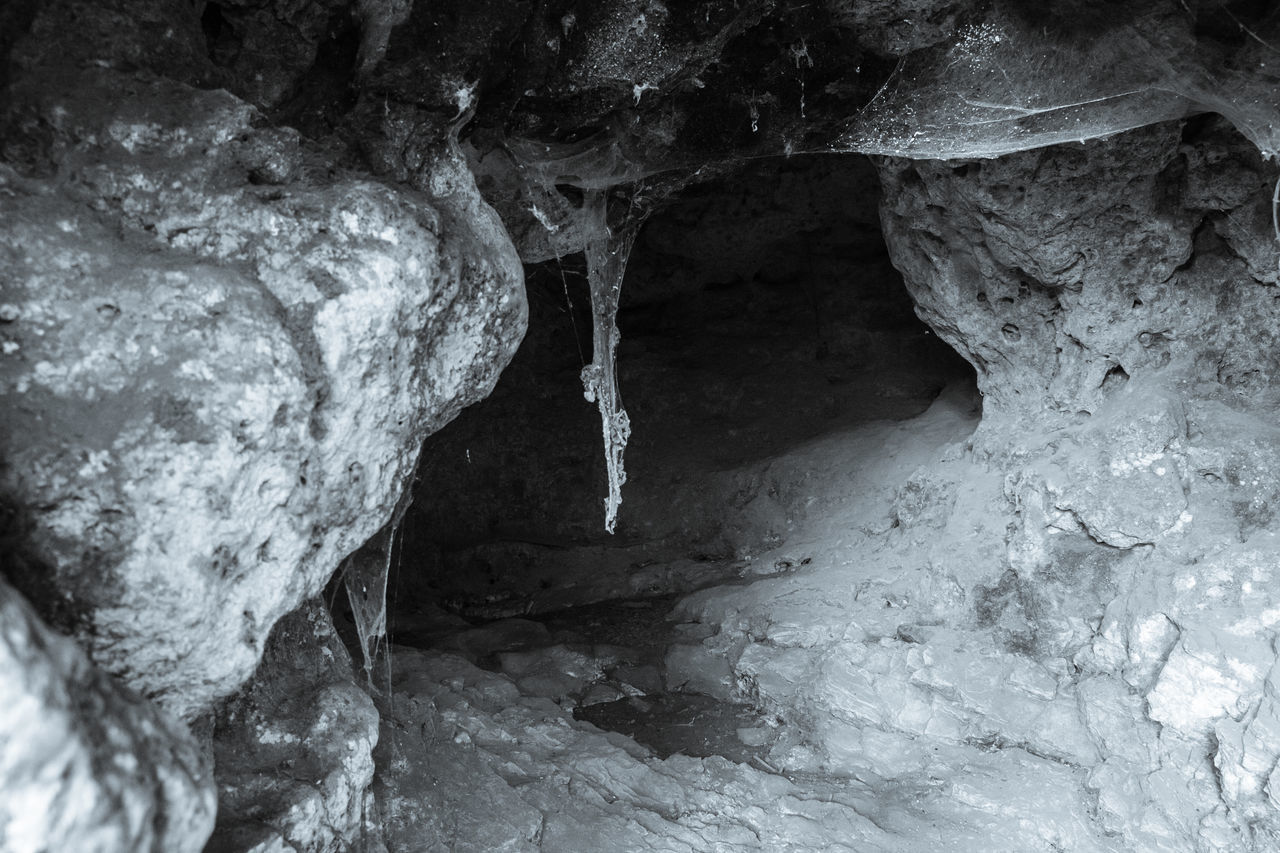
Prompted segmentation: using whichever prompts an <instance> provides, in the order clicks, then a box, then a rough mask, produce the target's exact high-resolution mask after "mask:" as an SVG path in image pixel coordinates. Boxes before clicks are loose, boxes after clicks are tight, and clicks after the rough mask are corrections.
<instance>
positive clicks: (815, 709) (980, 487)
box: [375, 388, 1120, 851]
mask: <svg viewBox="0 0 1280 853" xmlns="http://www.w3.org/2000/svg"><path fill="white" fill-rule="evenodd" d="M975 424H976V406H975V400H974V397H973V395H972V392H971V390H966V389H963V388H952V389H949V390H948V391H946V392H944V393H943V394H942V395H940V396H939V398H938V399H937V400H936V401H935V403H934V404H933V406H932V407H930V409H929V410H928V411H926V412H925V413H924V414H922V415H920V416H918V417H916V418H912V419H910V420H905V421H885V422H875V423H871V424H864V425H860V426H858V427H856V428H854V429H851V430H849V431H846V432H844V433H841V434H838V435H833V436H826V437H823V438H820V439H818V440H815V441H814V442H811V443H810V444H807V445H803V446H800V447H798V448H796V449H794V450H792V451H789V452H788V454H787V455H786V457H785V458H783V459H781V460H777V461H775V462H774V463H773V464H774V467H775V471H796V472H798V471H803V472H805V473H804V480H803V481H804V484H805V489H804V498H803V503H804V507H805V511H804V512H803V513H798V514H797V515H796V518H797V520H798V521H797V523H796V524H795V525H793V527H792V528H791V535H790V536H789V537H787V538H786V539H785V540H784V541H781V542H779V543H778V544H777V547H776V548H774V549H773V550H771V551H768V552H765V553H760V554H757V555H754V556H753V557H752V558H750V559H747V560H737V561H732V562H725V563H723V564H720V565H719V566H718V568H717V572H711V573H710V574H708V575H706V576H705V577H703V578H702V580H703V582H702V584H701V588H698V589H696V590H694V591H692V592H688V591H681V592H678V593H673V592H669V591H668V592H666V593H665V594H652V592H651V594H648V595H646V596H642V597H636V596H635V594H634V592H632V593H631V594H630V595H628V596H626V597H623V598H617V599H613V600H608V601H604V602H597V603H593V604H589V605H585V606H578V607H572V608H565V609H561V610H558V611H554V612H545V613H538V614H525V615H523V616H515V617H508V618H500V619H494V620H489V621H480V620H473V621H468V620H464V619H462V618H460V617H458V616H457V615H455V614H450V613H448V612H446V611H443V610H439V611H434V612H420V613H417V614H412V615H410V616H408V617H406V616H405V615H404V614H400V615H399V617H398V619H397V622H396V628H395V630H393V645H392V646H391V648H390V654H389V655H388V656H387V659H386V660H385V662H384V664H385V665H384V666H380V667H379V668H378V673H377V675H376V676H375V682H376V684H375V693H376V694H378V697H379V703H380V706H381V710H382V712H383V724H382V733H381V740H380V743H379V746H378V748H377V752H376V753H375V758H376V759H377V762H378V767H379V769H378V775H377V781H376V786H377V797H378V800H379V803H380V812H381V817H382V821H383V829H384V832H385V835H386V838H387V843H388V847H389V848H390V849H393V850H400V849H404V850H408V849H412V850H441V851H444V850H451V851H461V850H476V851H479V850H531V851H532V850H544V851H570V850H572V851H594V850H600V851H613V850H689V851H695V850H696V851H700V850H769V851H809V850H813V851H817V850H851V851H852V850H856V851H878V850H883V851H917V850H918V851H926V850H928V851H934V850H938V849H948V850H952V849H955V850H969V849H972V850H1000V851H1004V850H1007V851H1015V850H1016V851H1026V850H1113V849H1120V848H1117V847H1115V846H1114V843H1113V841H1112V840H1111V839H1108V838H1107V837H1105V836H1104V835H1103V834H1102V832H1101V830H1100V829H1099V828H1098V827H1097V825H1096V822H1095V821H1094V820H1093V819H1092V818H1091V814H1092V812H1091V804H1090V803H1089V802H1087V800H1086V797H1085V796H1084V795H1083V793H1082V792H1083V791H1084V787H1085V786H1084V781H1085V776H1086V775H1087V770H1086V769H1085V766H1084V762H1082V761H1078V760H1077V759H1076V758H1075V757H1074V756H1072V755H1063V754H1054V753H1052V752H1047V751H1045V750H1043V749H1039V748H1037V746H1036V743H1037V741H1036V738H1035V737H1034V736H1033V734H1030V733H1028V735H1027V736H1026V737H1025V738H1017V737H1004V736H999V737H996V736H988V735H987V734H986V733H988V732H991V731H1010V730H1013V731H1015V732H1016V731H1017V726H1018V725H1019V723H1018V721H1017V720H1014V721H1013V722H1010V721H1009V718H1010V717H1015V718H1016V717H1018V716H1019V715H1020V714H1023V713H1024V712H1025V713H1026V715H1027V719H1026V720H1024V721H1022V722H1021V724H1022V725H1024V726H1033V727H1034V726H1041V727H1043V726H1046V725H1049V726H1052V725H1053V722H1052V720H1051V718H1052V714H1045V713H1041V711H1042V710H1043V709H1042V708H1040V707H1039V706H1035V705H1034V703H1035V702H1042V704H1043V703H1047V702H1048V699H1046V696H1052V692H1053V691H1052V688H1051V687H1050V688H1048V693H1047V694H1046V693H1045V690H1044V689H1042V687H1043V685H1041V682H1042V681H1045V679H1049V683H1050V684H1051V683H1052V682H1051V677H1050V676H1049V674H1048V673H1046V672H1044V671H1043V670H1042V668H1041V667H1039V665H1038V664H1036V663H1034V662H1033V661H1031V660H1030V659H1029V658H1027V657H1025V656H1018V655H1015V654H1012V653H1010V652H1009V651H1008V650H1007V649H1005V648H1002V647H998V646H997V645H994V644H993V642H992V640H991V632H990V631H985V632H983V631H978V630H974V627H975V626H973V625H971V624H970V625H965V624H961V623H960V622H959V621H957V619H956V618H955V614H956V613H962V612H964V609H963V608H962V607H960V606H959V605H958V602H960V601H962V600H963V598H964V593H963V590H964V589H967V588H969V587H971V586H972V578H974V577H979V576H985V575H989V573H990V569H991V566H992V565H995V564H997V563H998V561H999V560H1000V557H1001V554H1002V549H1003V547H1004V546H1003V533H1004V531H1003V529H1002V528H1001V527H997V526H996V523H997V520H998V519H1000V518H1001V516H1000V514H999V513H998V512H996V511H994V507H995V505H996V504H997V503H998V502H999V501H1001V500H1003V495H1002V487H1001V482H1000V480H999V478H998V477H997V476H995V475H993V474H991V473H989V472H988V471H987V470H986V468H985V467H984V466H982V465H981V464H979V463H977V462H975V461H974V460H973V459H972V454H971V453H968V452H967V449H966V441H967V439H968V437H969V435H970V434H971V432H972V430H973V428H974V425H975ZM850 472H853V473H850ZM659 574H660V573H659ZM935 663H937V664H939V665H938V666H937V667H933V666H932V665H933V664H935ZM943 673H946V675H945V677H944V676H943ZM1028 695H1030V696H1031V698H1030V699H1029V698H1028ZM1033 712H1034V713H1033ZM993 721H994V722H993ZM1064 725H1065V724H1064ZM1057 734H1059V735H1062V733H1061V732H1059V733H1057ZM1064 737H1066V736H1060V737H1057V738H1056V740H1057V741H1061V740H1062V739H1063V738H1064ZM1066 739H1068V740H1069V737H1067V738H1066ZM1050 740H1055V738H1050ZM424 838H430V839H433V840H430V841H424V840H423V839H424Z"/></svg>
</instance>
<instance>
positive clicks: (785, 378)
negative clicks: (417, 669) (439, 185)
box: [387, 156, 977, 645]
mask: <svg viewBox="0 0 1280 853" xmlns="http://www.w3.org/2000/svg"><path fill="white" fill-rule="evenodd" d="M877 203H878V183H877V178H876V175H875V171H874V168H873V167H872V165H871V164H870V161H869V160H867V159H866V158H864V157H859V156H806V157H793V158H787V159H782V158H776V159H767V160H759V161H755V162H752V163H750V164H748V165H747V166H746V167H745V168H743V169H742V170H741V171H739V172H738V173H737V174H734V175H732V176H731V177H728V178H725V179H722V180H719V181H716V182H712V183H708V184H705V185H701V186H698V187H695V188H694V189H693V190H692V191H690V192H688V193H686V194H685V196H684V197H682V198H681V199H680V200H679V201H678V202H676V203H675V204H673V205H672V206H671V207H669V208H668V209H666V210H664V211H662V212H660V213H658V214H657V215H655V216H654V217H653V218H652V219H651V220H650V221H649V222H648V223H647V224H646V226H645V227H644V229H643V230H642V232H641V234H640V236H639V238H638V239H637V241H636V245H635V248H634V250H633V252H632V256H631V262H630V265H629V267H628V272H627V276H626V280H625V285H624V287H623V297H622V307H621V310H620V314H619V318H618V324H619V327H620V329H621V331H622V344H621V346H620V348H619V352H618V362H619V366H618V373H619V384H620V387H621V393H622V396H623V399H624V401H625V404H626V406H627V408H628V410H629V412H630V417H631V422H632V439H631V442H630V445H629V446H628V448H627V455H626V466H627V472H628V481H627V484H626V486H624V488H623V499H624V503H623V506H622V510H621V513H620V519H619V526H618V530H617V533H616V534H615V535H613V536H610V535H609V534H607V533H605V532H604V531H603V529H602V526H603V525H602V519H603V510H602V500H603V495H604V493H605V492H604V490H605V486H606V476H605V470H604V467H605V466H604V461H603V456H602V452H601V446H600V425H599V420H598V414H597V412H596V410H595V408H594V407H593V406H592V405H590V404H589V403H587V402H586V401H585V400H584V399H583V396H582V386H581V382H580V380H579V372H580V371H581V370H582V368H583V366H584V364H585V363H586V362H587V361H589V360H590V355H591V333H592V330H591V314H590V299H589V293H588V286H587V282H586V276H585V268H584V264H583V262H582V259H581V256H573V257H567V258H563V259H561V260H559V261H551V262H547V263H543V264H538V265H533V266H530V267H528V268H527V270H526V275H527V290H528V295H529V302H530V323H529V331H528V333H527V335H526V338H525V340H524V343H523V344H522V346H521V348H520V350H519V352H518V354H517V355H516V357H515V359H514V360H513V362H512V363H511V365H510V366H509V367H508V368H507V370H506V371H505V373H504V374H503V376H502V378H501V379H500V381H499V383H498V385H497V387H496V389H495V390H494V392H493V394H492V395H491V396H490V397H489V398H488V399H486V400H484V401H482V402H481V403H479V404H476V405H474V406H472V407H470V408H469V409H467V410H465V411H464V412H462V414H461V415H459V417H458V418H457V419H456V420H455V421H454V422H453V423H451V424H450V425H449V426H447V427H446V428H444V429H443V430H441V431H440V432H439V433H437V434H436V435H434V436H432V437H431V438H430V439H429V440H428V441H427V443H426V445H425V448H424V451H423V456H422V460H421V463H420V467H419V472H418V478H417V483H418V486H417V490H416V493H415V494H414V495H413V503H412V505H411V506H410V508H409V510H408V513H407V515H406V516H405V518H404V521H403V523H402V525H401V527H400V528H399V537H400V538H399V542H398V545H397V547H396V549H395V552H394V555H393V565H392V568H391V576H390V579H389V582H388V593H387V595H388V607H389V611H390V613H389V630H390V634H391V639H392V642H403V643H407V644H409V645H414V644H421V643H429V642H432V641H433V638H436V637H437V636H439V635H440V634H441V633H442V632H443V633H445V634H447V633H449V632H453V631H456V629H457V628H458V626H459V625H460V624H461V623H462V622H466V623H469V624H480V623H485V622H488V621H491V620H495V619H503V618H510V617H525V616H532V615H537V614H546V613H554V612H558V611H563V610H566V609H567V608H574V607H579V606H583V605H594V604H597V603H599V602H607V601H611V600H623V599H635V598H643V597H661V596H670V595H673V594H676V593H680V592H686V591H689V590H691V589H695V588H698V587H701V586H705V585H708V584H711V583H715V582H719V581H721V580H723V579H725V578H726V577H728V578H732V577H734V576H736V575H737V574H740V573H741V572H742V570H743V566H744V565H748V564H753V563H757V562H759V560H762V559H767V560H771V561H773V562H781V563H788V564H789V563H792V562H798V561H799V558H795V559H793V558H791V557H786V556H784V557H775V556H769V555H772V553H773V552H774V551H777V550H778V549H779V548H783V547H784V546H785V544H786V543H787V541H788V539H789V537H790V536H791V534H792V533H793V532H794V530H795V529H796V528H797V525H799V524H800V521H801V519H802V517H803V516H804V515H805V514H806V512H811V510H810V508H809V507H808V504H811V503H813V501H814V499H813V498H812V497H806V495H805V494H804V490H805V483H804V481H805V479H806V478H807V477H811V476H812V475H813V471H812V470H811V468H812V466H813V465H814V462H813V457H812V452H810V455H809V456H807V457H805V461H803V462H801V461H781V462H780V461H779V460H786V459H787V457H788V456H789V454H794V453H804V452H805V451H804V450H803V449H804V448H806V447H810V448H811V447H813V446H814V445H815V442H820V441H822V440H832V438H831V437H833V436H834V437H837V439H836V440H838V437H839V436H841V435H843V434H846V433H849V432H850V431H852V430H856V429H858V428H859V427H860V426H862V425H865V424H868V423H871V422H876V421H901V420H905V419H908V418H911V417H914V416H916V415H919V414H920V413H921V412H923V411H924V410H925V409H926V408H928V407H929V405H930V404H931V403H932V402H933V401H934V400H935V398H937V397H938V395H939V393H940V392H941V391H942V390H943V389H944V388H945V387H947V386H953V387H954V388H956V389H958V390H957V391H956V394H957V395H958V396H959V397H963V398H966V399H970V400H972V401H974V402H973V403H972V405H974V406H976V405H977V403H976V400H977V394H976V390H975V389H974V383H975V377H974V372H973V369H972V367H971V366H970V365H969V364H968V363H966V362H965V361H964V360H963V359H961V358H960V357H959V356H958V355H957V354H956V353H955V352H954V351H953V350H952V349H951V348H950V347H949V346H947V345H946V344H945V343H943V342H942V341H940V340H939V339H938V338H937V337H936V336H934V335H933V333H932V332H931V331H930V330H929V329H928V327H927V326H925V324H924V323H922V322H921V321H920V320H919V319H918V318H917V317H916V316H915V313H914V310H913V307H912V303H911V300H910V298H909V296H908V294H907V292H906V290H905V288H904V287H903V284H902V281H901V278H900V276H899V275H898V273H897V272H896V270H894V268H893V266H892V264H891V263H890V260H889V256H888V253H887V250H886V248H885V245H884V239H883V236H882V235H881V233H880V229H879V218H878V212H877ZM957 438H963V436H958V437H957ZM858 452H865V451H858ZM820 456H821V454H820V453H819V457H820ZM836 456H837V457H839V458H832V459H831V460H830V461H829V462H823V463H819V464H823V465H826V464H830V465H833V466H838V465H843V464H847V463H846V457H844V456H840V455H839V453H837V454H836ZM847 459H849V460H853V464H856V459H857V457H856V455H854V456H850V457H847ZM771 564H772V563H771ZM433 620H443V621H442V622H438V621H433Z"/></svg>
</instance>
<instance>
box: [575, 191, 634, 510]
mask: <svg viewBox="0 0 1280 853" xmlns="http://www.w3.org/2000/svg"><path fill="white" fill-rule="evenodd" d="M606 192H607V191H605V190H592V191H590V192H588V193H587V197H586V201H585V204H584V209H583V213H584V214H585V218H586V220H587V222H588V223H590V226H589V228H590V230H589V232H588V235H587V240H586V249H585V251H586V256H587V280H588V282H589V283H590V286H591V321H592V322H591V325H592V344H593V346H592V361H591V363H590V364H588V365H587V366H586V367H584V368H582V389H583V396H585V397H586V398H587V402H589V403H595V404H596V406H597V407H598V408H599V409H600V424H601V427H602V430H603V433H604V461H605V465H606V467H607V468H608V473H609V497H608V498H607V499H606V500H605V517H604V529H605V530H607V531H608V532H609V533H612V532H613V531H614V527H615V526H616V525H617V523H618V505H619V504H621V503H622V484H623V483H625V482H626V481H627V472H626V470H625V469H624V468H623V465H622V455H623V453H624V452H625V451H626V449H627V439H629V438H630V437H631V419H630V418H628V417H627V410H626V409H624V408H623V407H622V397H621V395H620V394H619V393H618V361H617V350H618V339H619V337H620V335H619V333H618V300H619V298H620V297H621V295H622V277H623V275H624V274H625V273H626V271H627V259H628V258H629V257H630V255H631V244H632V243H633V242H634V241H635V237H636V231H637V228H636V227H635V226H631V225H628V226H625V227H624V228H623V229H622V230H621V231H620V232H619V233H618V234H614V233H612V232H611V231H610V230H609V224H608V220H607V199H606Z"/></svg>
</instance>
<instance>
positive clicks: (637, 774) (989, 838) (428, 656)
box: [375, 648, 1121, 853]
mask: <svg viewBox="0 0 1280 853" xmlns="http://www.w3.org/2000/svg"><path fill="white" fill-rule="evenodd" d="M392 661H393V663H392V668H393V674H392V677H391V678H392V681H391V684H392V688H393V690H392V692H391V696H390V702H391V705H392V707H391V708H390V709H389V713H388V715H387V717H386V719H385V721H384V724H383V733H382V737H381V738H380V741H379V745H378V749H377V751H376V754H377V756H378V777H377V781H376V782H375V789H376V791H377V794H378V803H379V808H380V812H381V818H382V821H383V824H384V827H385V830H386V842H387V848H388V850H390V851H392V853H399V851H436V850H439V851H445V850H450V851H482V850H484V851H487V850H511V851H536V850H584V851H586V850H592V851H594V850H600V851H604V850H650V849H653V850H671V851H700V850H762V851H764V850H767V851H794V853H800V851H811V850H849V851H855V850H856V851H859V853H865V851H883V853H891V851H892V853H910V852H911V851H920V853H923V852H924V851H932V850H936V849H939V846H940V845H941V846H948V847H952V848H954V847H956V846H957V845H963V844H965V843H968V844H973V845H975V848H976V847H978V846H980V847H981V848H982V849H987V850H997V851H1002V852H1003V851H1007V852H1008V853H1013V851H1024V850H1039V849H1058V850H1072V851H1084V850H1089V851H1111V850H1116V851H1118V850H1119V849H1121V848H1119V847H1117V846H1115V845H1113V844H1112V843H1110V842H1109V841H1108V840H1106V839H1105V838H1104V837H1103V836H1102V834H1101V833H1100V832H1098V831H1097V830H1095V829H1090V828H1089V826H1088V821H1087V807H1086V801H1085V798H1084V797H1082V796H1081V794H1080V793H1079V792H1078V791H1074V790H1073V783H1074V781H1075V780H1074V777H1075V775H1076V774H1074V773H1073V772H1072V771H1070V770H1068V769H1063V768H1061V767H1058V766H1055V765H1054V764H1052V763H1051V762H1048V761H1045V760H1043V759H1037V758H1035V757H1034V756H1030V755H1026V756H1024V757H1023V758H1021V759H1020V760H1019V761H1018V762H1016V763H1013V764H1005V765H1004V766H1001V763H1000V762H998V761H995V760H993V759H992V758H991V757H990V756H983V754H982V753H981V752H980V751H979V750H976V749H973V750H970V753H969V754H968V755H967V756H966V757H967V759H968V762H969V764H968V767H967V769H966V772H965V774H963V776H956V778H955V779H954V781H953V784H954V785H955V786H956V788H957V793H959V794H960V796H955V797H952V796H951V792H950V791H948V790H947V787H946V785H945V784H939V783H938V782H936V781H935V782H934V783H932V784H929V785H921V784H919V783H917V782H913V781H911V780H903V781H902V782H901V783H890V784H887V785H876V784H866V783H865V782H863V781H860V780H858V779H855V778H850V777H844V778H836V777H828V778H825V779H821V778H814V777H812V776H808V775H806V774H804V773H773V772H767V771H765V770H761V769H756V768H755V767H750V766H747V765H744V764H735V763H733V762H730V761H727V760H725V759H723V758H720V757H718V756H717V757H712V758H705V759H701V758H693V757H690V756H685V755H675V756H672V757H670V758H666V759H658V758H656V757H655V756H653V755H652V754H651V753H649V752H648V750H646V749H644V748H642V747H639V746H637V745H636V743H635V742H634V741H632V740H630V739H629V738H623V737H620V736H618V735H614V734H608V733H604V732H601V731H599V730H597V729H596V728H595V727H593V726H590V725H588V724H584V723H579V722H576V721H574V720H573V719H572V717H571V716H570V715H569V714H568V713H567V711H565V710H564V709H562V708H560V707H559V706H558V705H556V704H554V703H553V702H551V701H549V700H547V699H538V698H529V697H524V696H521V694H520V691H519V690H518V689H517V688H516V686H515V685H514V684H512V683H511V681H509V680H508V679H506V678H504V677H503V676H501V675H496V674H493V673H489V672H485V671H483V670H480V669H477V668H475V667H474V666H472V665H471V664H469V663H467V662H466V661H464V660H462V659H461V658H457V657H454V656H451V655H437V654H434V653H424V652H420V651H416V650H412V649H403V648H397V649H395V650H394V652H393V655H392ZM1033 782H1034V784H1032V783H1033ZM959 789H963V790H959ZM992 801H999V802H1001V803H1002V808H1001V809H999V810H991V809H989V807H988V803H990V802H992ZM1010 801H1016V802H1017V804H1016V805H1010ZM1055 845H1056V846H1055Z"/></svg>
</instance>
